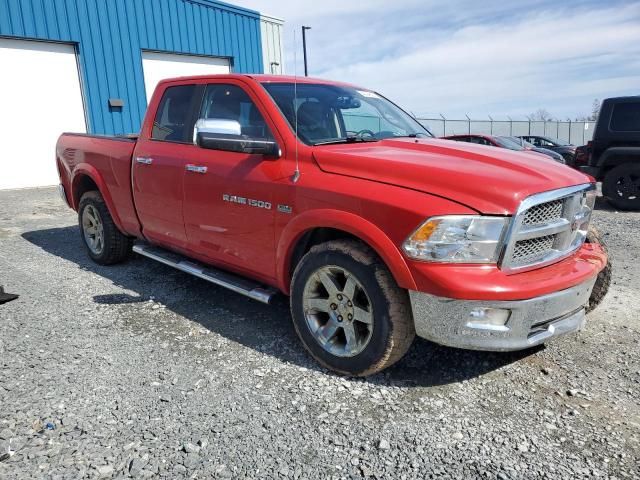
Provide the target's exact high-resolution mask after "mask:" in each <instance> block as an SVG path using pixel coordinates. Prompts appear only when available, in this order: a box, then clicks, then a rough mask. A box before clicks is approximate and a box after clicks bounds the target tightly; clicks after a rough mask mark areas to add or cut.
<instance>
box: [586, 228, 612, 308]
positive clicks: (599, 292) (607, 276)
mask: <svg viewBox="0 0 640 480" xmlns="http://www.w3.org/2000/svg"><path fill="white" fill-rule="evenodd" d="M587 243H598V244H600V246H601V247H602V249H603V250H604V251H605V253H606V254H607V264H606V265H605V267H604V268H603V269H602V270H601V271H600V273H599V274H598V278H597V279H596V283H595V284H594V286H593V290H592V291H591V296H590V297H589V303H588V304H587V313H589V312H591V311H593V309H595V308H596V307H597V306H598V305H600V304H601V303H602V300H604V297H605V296H606V295H607V292H608V291H609V286H610V285H611V271H612V266H611V257H609V252H608V250H607V245H606V244H605V243H604V240H603V238H602V235H601V234H600V232H599V231H598V229H597V228H595V227H589V233H588V234H587Z"/></svg>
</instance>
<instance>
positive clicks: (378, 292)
mask: <svg viewBox="0 0 640 480" xmlns="http://www.w3.org/2000/svg"><path fill="white" fill-rule="evenodd" d="M334 267H335V268H337V269H338V271H340V269H344V271H346V272H348V273H349V275H352V276H353V277H354V278H355V281H357V282H358V287H357V288H358V292H359V294H360V295H364V297H360V298H361V299H362V298H366V301H365V303H367V307H366V308H367V310H368V312H367V313H368V315H369V316H370V320H371V323H370V324H369V325H364V327H365V330H366V331H367V332H368V333H366V334H365V335H368V340H367V342H368V343H364V342H363V344H364V345H366V346H364V345H363V346H362V347H361V348H362V350H361V351H359V353H357V354H355V355H353V356H338V355H335V354H333V353H331V352H329V351H327V349H326V348H325V347H323V346H322V345H321V343H320V340H317V335H315V334H314V333H313V332H312V327H311V326H310V324H309V322H308V319H307V315H306V314H305V307H304V305H305V298H304V297H305V288H308V285H310V283H309V282H311V281H312V280H313V279H312V277H313V278H315V279H318V278H320V277H319V276H318V275H317V273H318V272H320V271H325V270H326V269H327V268H334ZM336 278H337V277H336ZM344 278H345V279H346V278H347V277H344ZM345 283H346V280H345ZM338 284H339V282H338ZM339 290H340V289H339ZM340 291H341V293H345V292H346V291H347V287H346V285H344V286H343V288H342V289H341V290H340ZM327 295H329V294H327ZM308 296H309V295H307V297H308ZM355 298H356V296H355V295H354V300H353V303H354V305H355V304H356V303H357V302H359V301H360V300H356V299H355ZM321 300H322V301H325V300H324V299H321ZM349 305H351V302H349ZM333 306H335V305H334V304H332V308H333ZM343 306H344V305H343ZM343 306H341V307H339V308H342V307H343ZM309 311H310V310H307V312H309ZM338 311H340V310H338ZM291 314H292V317H293V324H294V327H295V329H296V333H297V334H298V336H299V337H300V340H301V341H302V343H303V345H304V346H305V348H306V349H307V350H308V351H309V353H310V354H311V356H313V358H315V359H316V360H317V361H318V362H319V363H320V364H321V365H323V366H324V367H326V368H328V369H329V370H332V371H334V372H336V373H339V374H343V375H350V376H362V377H364V376H367V375H372V374H374V373H376V372H379V371H381V370H383V369H385V368H387V367H389V366H390V365H392V364H394V363H395V362H397V361H398V360H400V359H401V358H402V357H403V356H404V354H405V353H406V352H407V350H408V349H409V347H410V346H411V343H412V342H413V339H414V337H415V329H414V324H413V318H412V314H411V305H410V302H409V296H408V293H407V291H406V290H404V289H402V288H400V287H399V286H398V285H397V283H396V282H395V279H394V278H393V276H392V275H391V272H389V270H388V268H387V267H386V266H385V265H384V263H383V262H382V261H381V260H380V258H379V257H378V256H377V255H376V254H375V253H374V252H373V251H372V250H371V249H370V248H369V247H367V246H366V245H364V244H363V243H361V242H358V241H355V240H335V241H331V242H327V243H323V244H320V245H316V246H314V247H313V248H311V250H310V251H309V252H308V253H307V254H306V255H305V256H304V257H303V258H302V260H301V261H300V263H299V264H298V265H297V267H296V269H295V272H294V274H293V279H292V282H291ZM316 314H317V315H320V314H323V315H324V313H322V312H320V313H314V315H316ZM331 314H334V315H337V313H336V312H330V313H326V315H327V317H326V318H329V315H331ZM354 316H355V314H354ZM356 321H357V318H354V320H353V321H351V322H350V323H352V324H353V325H356V323H357V322H356ZM327 323H328V321H327ZM334 325H336V324H334ZM357 325H358V328H359V329H360V331H362V330H361V328H362V327H363V325H362V324H359V323H358V324H357ZM341 328H344V325H342V327H341ZM339 334H340V333H339V331H338V334H337V335H336V336H335V337H334V340H335V342H336V343H337V342H338V340H337V339H338V337H339ZM343 338H345V349H346V330H344V331H343ZM327 343H330V342H327Z"/></svg>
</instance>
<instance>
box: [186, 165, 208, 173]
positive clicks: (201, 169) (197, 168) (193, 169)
mask: <svg viewBox="0 0 640 480" xmlns="http://www.w3.org/2000/svg"><path fill="white" fill-rule="evenodd" d="M184 168H185V169H186V170H187V172H194V173H207V167H204V166H202V165H191V164H189V165H187V166H186V167H184Z"/></svg>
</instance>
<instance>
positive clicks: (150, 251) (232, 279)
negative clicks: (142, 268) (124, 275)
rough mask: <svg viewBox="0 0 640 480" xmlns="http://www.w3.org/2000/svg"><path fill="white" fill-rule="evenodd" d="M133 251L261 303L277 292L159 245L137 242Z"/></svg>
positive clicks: (267, 300) (267, 301)
mask: <svg viewBox="0 0 640 480" xmlns="http://www.w3.org/2000/svg"><path fill="white" fill-rule="evenodd" d="M133 251H134V252H136V253H138V254H140V255H144V256H145V257H149V258H151V259H153V260H156V261H158V262H160V263H164V264H165V265H169V266H170V267H173V268H176V269H178V270H180V271H182V272H185V273H189V274H191V275H193V276H195V277H198V278H201V279H203V280H206V281H207V282H211V283H213V284H215V285H218V286H220V287H224V288H227V289H229V290H231V291H233V292H236V293H239V294H241V295H244V296H246V297H249V298H252V299H253V300H257V301H259V302H262V303H267V304H268V303H269V302H270V301H271V299H272V298H273V297H274V295H275V294H276V293H277V291H276V290H275V289H274V288H271V287H266V286H263V285H260V284H258V283H256V282H254V281H252V280H249V279H246V278H243V277H240V276H238V275H234V274H233V273H228V272H224V271H222V270H218V269H216V268H214V267H210V266H208V265H203V264H201V263H198V262H196V261H194V260H191V259H189V258H188V257H184V256H182V255H180V254H177V253H173V252H170V251H169V250H165V249H163V248H160V247H154V246H152V245H148V244H144V243H142V244H141V243H138V244H136V245H134V246H133Z"/></svg>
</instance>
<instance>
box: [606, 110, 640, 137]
mask: <svg viewBox="0 0 640 480" xmlns="http://www.w3.org/2000/svg"><path fill="white" fill-rule="evenodd" d="M609 128H610V129H611V130H612V131H614V132H640V103H619V104H617V105H614V107H613V112H612V113H611V124H610V127H609Z"/></svg>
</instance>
